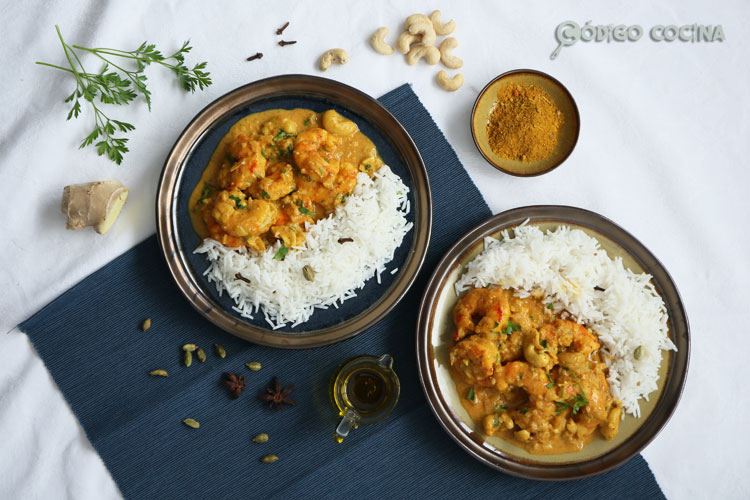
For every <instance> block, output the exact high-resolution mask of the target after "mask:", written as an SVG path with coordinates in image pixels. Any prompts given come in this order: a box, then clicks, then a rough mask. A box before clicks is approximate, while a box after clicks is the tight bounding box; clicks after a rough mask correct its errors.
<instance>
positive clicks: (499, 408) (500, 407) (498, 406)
mask: <svg viewBox="0 0 750 500" xmlns="http://www.w3.org/2000/svg"><path fill="white" fill-rule="evenodd" d="M507 409H508V407H507V406H505V405H503V404H496V405H495V413H502V412H504V411H505V410H507Z"/></svg>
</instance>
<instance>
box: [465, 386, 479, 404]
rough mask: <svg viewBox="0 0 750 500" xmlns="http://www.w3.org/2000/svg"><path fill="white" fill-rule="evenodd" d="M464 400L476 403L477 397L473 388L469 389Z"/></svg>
mask: <svg viewBox="0 0 750 500" xmlns="http://www.w3.org/2000/svg"><path fill="white" fill-rule="evenodd" d="M466 399H468V400H469V401H474V402H476V400H477V395H476V394H475V393H474V388H473V387H469V394H468V395H467V396H466Z"/></svg>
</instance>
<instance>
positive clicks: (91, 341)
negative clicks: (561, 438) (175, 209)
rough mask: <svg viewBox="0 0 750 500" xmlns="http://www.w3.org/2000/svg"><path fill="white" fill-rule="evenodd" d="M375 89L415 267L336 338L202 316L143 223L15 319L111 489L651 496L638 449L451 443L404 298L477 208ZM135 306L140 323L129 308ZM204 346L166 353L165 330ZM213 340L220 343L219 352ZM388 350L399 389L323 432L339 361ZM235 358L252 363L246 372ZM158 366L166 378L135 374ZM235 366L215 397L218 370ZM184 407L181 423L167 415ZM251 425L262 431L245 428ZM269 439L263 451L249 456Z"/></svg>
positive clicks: (329, 420) (411, 115) (396, 104)
mask: <svg viewBox="0 0 750 500" xmlns="http://www.w3.org/2000/svg"><path fill="white" fill-rule="evenodd" d="M380 101H381V102H382V103H383V104H384V105H385V106H386V107H388V109H390V110H391V112H393V114H394V115H395V116H396V117H397V118H398V119H399V120H400V121H401V122H402V123H403V124H404V126H405V127H406V129H407V130H408V131H409V133H410V134H411V136H412V137H413V138H414V140H415V142H416V143H417V146H418V147H419V149H420V151H421V152H422V155H423V157H424V160H425V163H426V164H427V168H428V171H429V175H430V184H431V187H432V195H433V202H434V219H433V234H432V241H431V244H430V250H429V252H428V254H427V258H426V260H425V263H424V267H423V270H422V272H421V274H420V276H419V278H418V279H417V281H416V282H415V283H414V285H413V287H412V289H411V291H410V292H409V293H408V294H407V295H406V297H405V298H404V299H403V300H402V302H401V303H400V304H399V306H398V307H397V308H396V309H395V310H394V311H393V312H392V313H391V314H390V315H389V316H388V317H387V318H385V319H384V320H383V321H381V322H380V323H379V324H378V325H376V326H374V327H373V328H371V329H370V330H368V331H366V332H364V333H362V334H360V335H359V336H357V337H355V338H354V339H351V340H348V341H346V342H343V343H340V344H337V345H333V346H329V347H324V348H319V349H313V350H306V351H287V350H280V349H271V348H266V347H260V346H255V345H251V344H248V343H246V342H243V341H241V340H239V339H236V338H234V337H232V336H230V335H229V334H227V333H225V332H223V331H222V330H220V329H218V328H216V327H214V326H213V325H212V324H210V323H209V322H207V321H206V320H204V319H203V318H202V317H201V316H200V315H198V313H196V312H195V311H194V310H193V309H192V308H191V307H190V306H189V305H188V304H187V302H186V301H185V300H184V299H183V298H182V296H181V295H180V292H179V291H178V290H177V288H176V287H175V285H174V283H173V282H172V279H171V277H170V276H169V274H168V271H167V268H166V265H165V262H164V259H163V257H162V255H161V253H160V251H159V248H158V245H157V242H156V238H155V237H151V238H149V239H147V240H146V241H144V242H143V243H141V244H139V245H138V246H136V247H135V248H133V249H132V250H130V251H128V252H126V253H125V254H123V255H122V256H120V257H118V258H117V259H115V260H114V261H112V262H111V263H110V264H108V265H107V266H105V267H104V268H102V269H101V270H99V271H97V272H95V273H94V274H92V275H91V276H89V277H88V278H86V279H85V280H83V281H82V282H81V283H79V284H78V285H76V286H75V287H73V288H72V289H70V290H69V291H68V292H66V293H65V294H63V295H62V296H61V297H59V298H58V299H57V300H55V301H54V302H52V303H51V304H49V305H48V306H46V307H45V308H44V309H42V310H41V311H39V312H38V313H37V314H35V315H34V316H32V317H31V318H30V319H28V320H27V321H25V322H24V323H22V324H21V325H20V328H21V329H22V330H23V331H24V332H26V333H27V334H28V336H29V337H30V338H31V341H32V342H33V343H34V346H35V347H36V349H37V351H38V352H39V355H40V356H41V357H42V359H43V360H44V362H45V363H46V365H47V368H48V369H49V371H50V373H51V374H52V376H53V378H54V379H55V381H56V382H57V385H58V386H59V387H60V390H61V391H62V393H63V395H64V396H65V398H66V399H67V401H68V403H69V404H70V406H71V408H72V409H73V411H74V412H75V414H76V415H77V416H78V419H79V420H80V422H81V424H82V425H83V428H84V430H85V431H86V435H87V436H88V438H89V440H90V441H91V443H92V444H93V445H94V448H96V450H97V451H98V452H99V454H100V455H101V457H102V459H103V460H104V463H105V464H106V465H107V467H108V468H109V470H110V472H111V473H112V476H113V477H114V479H115V481H116V482H117V485H118V486H119V488H120V491H121V492H122V493H123V495H124V496H125V497H127V498H159V499H166V498H180V499H185V498H211V499H218V498H264V499H267V498H274V497H278V498H310V497H315V498H366V497H367V498H406V497H411V498H428V497H436V498H445V497H451V498H456V497H461V498H472V497H473V498H480V497H481V498H607V499H612V498H664V496H663V494H662V492H661V490H660V489H659V486H658V485H657V483H656V481H655V480H654V477H653V475H652V473H651V471H650V470H649V468H648V465H647V464H646V462H645V461H644V460H643V458H642V457H641V456H640V455H638V456H636V457H635V458H633V459H632V460H630V461H629V462H628V463H626V464H624V465H623V466H622V467H620V468H618V469H616V470H614V471H612V472H609V473H607V474H604V475H600V476H596V477H594V478H590V479H585V480H580V481H572V482H561V483H548V482H537V481H529V480H524V479H518V478H515V477H511V476H507V475H505V474H502V473H500V472H497V471H495V470H493V469H490V468H488V467H485V466H483V465H481V464H480V463H479V462H477V461H475V460H474V459H472V458H471V457H469V456H468V455H467V454H466V453H464V452H463V451H462V450H461V449H460V448H459V447H458V446H457V445H456V444H455V443H454V442H453V441H452V440H451V439H450V437H448V436H447V435H446V434H445V432H443V430H442V429H441V428H440V426H439V424H438V423H437V421H436V420H435V418H434V417H433V415H432V413H431V412H430V410H429V408H428V406H427V403H426V401H425V398H424V395H423V393H422V390H421V388H420V386H419V380H418V376H417V368H416V358H415V353H414V330H415V325H416V314H417V307H418V304H419V299H420V297H421V295H422V292H423V289H424V286H425V283H426V280H427V278H428V277H429V274H430V273H431V271H432V269H433V268H434V267H435V265H436V264H437V262H438V261H439V260H440V258H441V256H442V255H443V254H444V253H445V252H446V251H447V249H448V248H449V247H450V245H451V244H452V243H453V242H454V241H456V240H457V239H458V238H459V237H460V236H461V235H462V234H463V233H465V232H466V231H467V230H468V229H470V228H471V227H473V226H474V225H476V224H478V223H479V222H481V221H482V220H484V219H486V218H487V217H489V216H490V215H491V214H490V210H489V208H488V207H487V205H486V203H485V202H484V200H483V199H482V197H481V195H480V194H479V191H478V190H477V189H476V187H475V186H474V184H473V183H472V181H471V179H470V178H469V176H468V175H467V173H466V171H465V170H464V169H463V167H462V165H461V163H460V162H459V161H458V158H457V157H456V154H455V152H454V151H453V149H452V148H451V147H450V145H449V144H448V142H447V141H446V140H445V137H444V136H443V134H442V132H441V131H440V130H439V129H438V127H437V126H436V125H435V123H434V122H433V121H432V118H431V117H430V115H429V113H428V112H427V110H426V109H425V108H424V107H423V106H422V104H421V103H420V102H419V99H418V98H417V96H416V95H415V94H414V93H413V92H412V90H411V88H410V87H409V86H408V85H403V86H401V87H399V88H397V89H395V90H393V91H392V92H389V93H388V94H386V95H385V96H383V97H382V98H381V99H380ZM146 317H150V318H151V320H152V326H151V329H150V330H148V331H147V332H142V331H141V330H140V329H139V325H140V322H141V321H142V320H143V319H144V318H146ZM188 342H194V343H197V344H199V345H201V346H203V347H204V348H205V349H206V351H207V353H208V360H207V361H206V362H205V363H200V362H198V361H197V360H194V361H193V366H192V367H190V368H185V367H184V366H183V365H182V353H181V351H180V346H181V345H182V344H184V343H188ZM214 343H220V344H223V345H224V346H225V347H226V350H227V353H228V355H227V357H226V359H220V358H219V357H217V356H216V355H215V354H214V352H213V349H212V347H211V346H212V345H213V344H214ZM386 352H387V353H390V354H392V355H393V356H394V358H395V360H396V363H395V368H396V371H397V373H398V374H399V375H400V379H401V383H402V386H401V399H400V401H399V404H398V407H397V408H396V410H395V411H394V413H393V414H392V415H391V416H390V417H389V418H388V419H387V420H385V421H383V422H381V423H379V424H377V425H372V426H362V427H360V428H359V429H357V430H355V431H353V432H352V433H351V434H350V435H349V437H348V438H347V439H346V440H345V441H344V442H343V443H342V444H337V443H335V442H334V441H333V439H332V436H333V430H334V427H335V426H336V423H337V418H336V414H335V412H334V410H333V409H332V407H331V403H330V401H329V398H328V384H329V381H330V378H331V376H332V375H333V374H334V372H335V370H336V367H337V366H338V364H339V363H341V362H343V361H345V360H347V359H348V358H351V357H353V356H356V355H359V354H378V355H379V354H382V353H386ZM248 361H260V362H261V363H262V364H263V369H262V370H261V371H259V372H250V371H248V370H247V369H246V368H245V367H244V363H246V362H248ZM154 368H164V369H166V370H168V371H169V377H168V378H161V377H149V376H148V375H146V372H147V371H148V370H151V369H154ZM225 371H231V372H242V373H244V374H245V376H246V378H247V389H246V391H245V394H243V395H242V397H240V398H239V399H237V400H232V399H230V398H229V396H228V394H227V392H226V390H225V389H224V388H223V386H222V382H221V381H222V373H223V372H225ZM273 375H277V376H278V377H279V378H280V379H281V382H282V384H284V385H287V384H294V385H295V386H296V389H295V390H294V392H293V393H292V396H293V397H294V398H295V400H296V401H297V403H298V406H296V407H288V408H286V409H284V410H281V411H274V410H270V409H268V408H267V407H266V406H264V404H263V403H262V402H260V401H258V400H257V399H256V398H255V396H256V395H257V394H260V393H261V392H262V390H263V388H264V387H265V386H266V385H267V384H268V382H269V381H270V379H271V377H272V376H273ZM187 417H191V418H194V419H196V420H198V421H199V422H200V424H201V427H200V429H197V430H194V429H190V428H188V427H186V426H185V425H183V424H182V423H181V422H182V420H183V419H184V418H187ZM261 432H265V433H267V434H268V435H269V436H270V437H271V438H270V440H269V442H267V443H265V444H256V443H253V442H252V441H251V438H252V437H253V436H254V435H256V434H258V433H261ZM269 453H273V454H276V455H278V456H279V457H280V459H279V461H278V462H276V463H274V464H263V463H260V461H259V459H260V457H262V456H264V455H266V454H269Z"/></svg>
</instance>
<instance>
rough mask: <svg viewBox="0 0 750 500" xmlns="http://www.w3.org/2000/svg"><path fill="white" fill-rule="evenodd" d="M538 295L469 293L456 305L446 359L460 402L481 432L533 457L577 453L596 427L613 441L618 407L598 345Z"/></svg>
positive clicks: (492, 291) (589, 333)
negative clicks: (507, 441) (504, 440)
mask: <svg viewBox="0 0 750 500" xmlns="http://www.w3.org/2000/svg"><path fill="white" fill-rule="evenodd" d="M542 297H543V293H541V292H539V293H535V294H533V296H531V297H527V298H518V297H516V296H514V295H513V293H512V291H510V290H503V289H500V288H496V289H495V288H474V289H472V290H470V291H469V292H468V293H466V294H465V295H464V296H463V297H462V298H461V299H459V300H458V302H457V303H456V305H455V307H454V309H453V320H454V322H455V325H456V332H455V334H454V341H455V345H453V347H452V348H451V350H450V353H449V359H450V365H451V375H452V378H453V380H454V381H455V383H456V389H457V390H458V393H459V396H460V398H461V403H462V405H463V407H464V408H465V409H466V411H467V412H468V413H469V415H470V416H471V418H472V420H474V422H476V424H477V425H478V426H479V427H480V428H481V429H482V430H483V432H484V433H485V434H487V435H488V436H499V437H501V438H503V439H506V440H509V441H511V442H513V443H514V444H516V445H518V446H520V447H522V448H524V449H525V450H527V451H528V452H530V453H534V454H557V453H569V452H574V451H578V450H580V449H582V448H583V447H584V446H585V445H586V444H587V443H589V442H590V441H591V440H592V439H593V438H594V436H595V432H596V430H597V429H598V430H599V433H600V434H601V436H602V437H604V438H605V439H613V438H614V437H615V436H616V435H617V431H618V426H619V422H620V415H621V405H620V403H619V402H618V401H615V400H614V398H613V397H612V396H611V395H610V392H609V385H608V384H607V379H606V370H607V368H606V365H605V364H604V362H603V361H602V359H601V357H600V353H599V347H600V345H599V341H598V339H597V337H596V336H595V335H594V334H593V333H592V331H591V330H589V329H588V328H586V327H584V326H583V325H579V324H577V323H574V322H572V321H568V320H565V319H560V318H559V317H556V316H555V314H554V312H553V306H552V304H547V305H545V304H544V303H543V302H542Z"/></svg>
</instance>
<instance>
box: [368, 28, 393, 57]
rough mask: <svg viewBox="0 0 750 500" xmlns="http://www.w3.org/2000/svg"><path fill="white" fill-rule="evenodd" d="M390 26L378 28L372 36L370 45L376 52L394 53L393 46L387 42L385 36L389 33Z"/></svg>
mask: <svg viewBox="0 0 750 500" xmlns="http://www.w3.org/2000/svg"><path fill="white" fill-rule="evenodd" d="M388 31H389V30H388V28H386V27H383V28H378V29H377V30H375V33H373V34H372V36H371V37H370V45H372V48H373V49H375V52H377V53H379V54H383V55H386V56H387V55H390V54H393V47H391V46H390V45H388V44H387V43H385V36H386V35H387V34H388Z"/></svg>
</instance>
